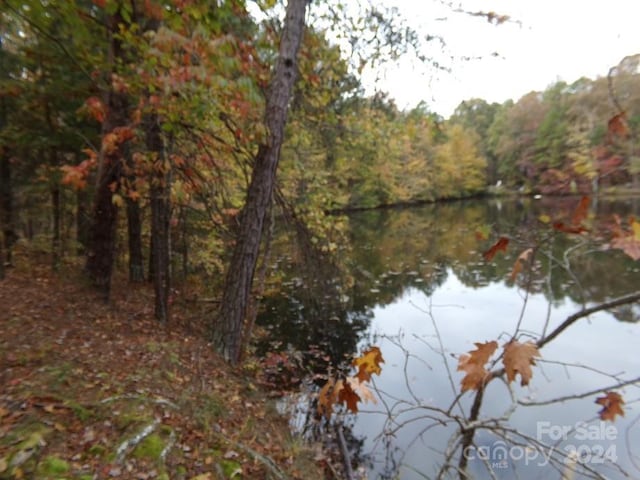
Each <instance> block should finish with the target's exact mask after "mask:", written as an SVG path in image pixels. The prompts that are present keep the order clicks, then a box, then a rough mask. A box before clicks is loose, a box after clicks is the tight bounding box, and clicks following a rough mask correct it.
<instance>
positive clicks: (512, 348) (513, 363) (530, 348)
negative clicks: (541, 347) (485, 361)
mask: <svg viewBox="0 0 640 480" xmlns="http://www.w3.org/2000/svg"><path fill="white" fill-rule="evenodd" d="M535 357H538V358H540V352H539V351H538V347H537V346H536V344H535V343H533V342H526V343H520V342H518V341H517V340H512V341H511V342H509V343H507V344H506V345H505V346H504V356H503V357H502V363H503V364H504V368H505V370H506V372H507V380H508V381H509V383H511V382H513V381H514V380H515V379H516V375H517V374H520V385H523V386H524V385H529V380H531V376H532V375H533V372H532V371H531V365H535V364H536V362H535V360H534V358H535Z"/></svg>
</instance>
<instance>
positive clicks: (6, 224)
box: [0, 149, 18, 267]
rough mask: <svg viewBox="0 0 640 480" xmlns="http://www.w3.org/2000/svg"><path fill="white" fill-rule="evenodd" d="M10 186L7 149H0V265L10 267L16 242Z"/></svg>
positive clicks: (9, 165) (9, 166)
mask: <svg viewBox="0 0 640 480" xmlns="http://www.w3.org/2000/svg"><path fill="white" fill-rule="evenodd" d="M11 187H12V185H11V156H10V154H9V151H8V149H5V150H2V149H0V226H1V227H2V244H3V245H2V247H3V248H2V253H3V255H2V256H0V263H2V264H3V267H4V264H5V262H6V264H7V265H11V261H12V258H11V249H12V247H13V244H14V243H15V242H16V241H17V240H18V235H16V233H15V230H14V225H13V192H12V188H11Z"/></svg>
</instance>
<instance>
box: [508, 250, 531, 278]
mask: <svg viewBox="0 0 640 480" xmlns="http://www.w3.org/2000/svg"><path fill="white" fill-rule="evenodd" d="M532 253H533V248H527V249H526V250H525V251H523V252H522V253H521V254H520V255H518V258H517V259H516V263H514V264H513V269H512V270H511V275H510V276H509V279H510V280H511V281H512V282H513V281H514V280H515V279H516V277H517V276H518V274H519V273H520V272H521V271H522V266H523V265H524V264H525V263H526V262H527V261H528V260H529V257H531V254H532Z"/></svg>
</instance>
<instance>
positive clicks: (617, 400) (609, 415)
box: [596, 392, 624, 422]
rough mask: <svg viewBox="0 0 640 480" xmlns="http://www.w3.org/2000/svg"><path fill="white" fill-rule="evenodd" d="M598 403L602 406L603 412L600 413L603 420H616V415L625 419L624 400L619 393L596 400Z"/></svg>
mask: <svg viewBox="0 0 640 480" xmlns="http://www.w3.org/2000/svg"><path fill="white" fill-rule="evenodd" d="M596 403H597V404H598V405H602V410H600V411H599V412H598V415H600V419H601V420H605V421H606V420H611V421H612V422H613V421H614V420H615V418H616V415H620V416H621V417H624V410H622V405H624V399H623V398H622V396H621V395H620V394H619V393H617V392H607V393H606V394H605V395H604V396H603V397H598V398H596Z"/></svg>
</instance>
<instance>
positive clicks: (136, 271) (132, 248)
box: [126, 151, 144, 283]
mask: <svg viewBox="0 0 640 480" xmlns="http://www.w3.org/2000/svg"><path fill="white" fill-rule="evenodd" d="M126 157H127V168H126V170H127V183H128V188H129V191H130V192H131V191H135V182H136V175H135V167H136V166H135V161H134V160H133V155H131V152H130V151H128V152H127V153H126ZM126 202H127V236H128V240H129V281H130V282H134V283H140V282H144V257H143V256H142V215H141V213H140V202H139V201H138V199H135V198H132V197H131V195H127V196H126Z"/></svg>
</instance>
